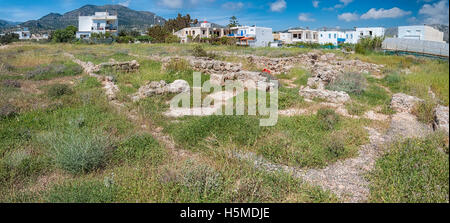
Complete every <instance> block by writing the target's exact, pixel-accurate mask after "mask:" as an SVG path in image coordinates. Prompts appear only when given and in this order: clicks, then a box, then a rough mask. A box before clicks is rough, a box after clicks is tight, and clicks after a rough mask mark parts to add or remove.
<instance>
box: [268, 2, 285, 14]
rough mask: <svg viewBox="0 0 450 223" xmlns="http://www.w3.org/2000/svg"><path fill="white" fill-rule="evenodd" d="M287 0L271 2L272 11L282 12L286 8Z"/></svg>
mask: <svg viewBox="0 0 450 223" xmlns="http://www.w3.org/2000/svg"><path fill="white" fill-rule="evenodd" d="M286 6H287V4H286V1H285V0H277V1H276V2H274V3H272V4H270V11H272V12H281V11H283V10H285V9H286Z"/></svg>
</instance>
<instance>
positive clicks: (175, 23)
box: [164, 13, 198, 33]
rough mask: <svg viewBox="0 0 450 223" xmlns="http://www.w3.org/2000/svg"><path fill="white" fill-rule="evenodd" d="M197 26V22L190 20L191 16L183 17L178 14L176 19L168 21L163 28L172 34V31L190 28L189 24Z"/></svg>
mask: <svg viewBox="0 0 450 223" xmlns="http://www.w3.org/2000/svg"><path fill="white" fill-rule="evenodd" d="M192 23H193V24H197V23H198V20H197V19H195V20H192V19H191V16H190V15H189V14H186V15H185V16H182V15H181V14H179V13H178V16H177V18H175V19H169V20H168V21H167V22H166V23H165V24H164V28H165V29H166V30H167V31H168V32H170V33H172V32H173V31H175V32H176V31H178V30H181V29H184V28H186V27H190V26H191V24H192Z"/></svg>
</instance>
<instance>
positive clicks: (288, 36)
mask: <svg viewBox="0 0 450 223" xmlns="http://www.w3.org/2000/svg"><path fill="white" fill-rule="evenodd" d="M280 41H281V42H283V43H285V44H292V33H280Z"/></svg>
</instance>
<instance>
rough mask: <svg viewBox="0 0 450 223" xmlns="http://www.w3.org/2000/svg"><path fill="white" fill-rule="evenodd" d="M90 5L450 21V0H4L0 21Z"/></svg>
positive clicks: (276, 25)
mask: <svg viewBox="0 0 450 223" xmlns="http://www.w3.org/2000/svg"><path fill="white" fill-rule="evenodd" d="M86 4H94V5H104V4H122V5H125V6H128V7H130V8H131V9H134V10H145V11H151V12H155V13H156V14H158V15H160V16H163V17H164V18H171V17H174V16H176V14H177V13H178V12H179V13H182V14H186V13H189V14H191V15H192V16H193V17H195V18H199V19H201V20H203V19H206V20H208V21H212V22H216V23H219V24H222V25H226V24H227V23H228V19H229V17H230V16H232V15H235V16H237V17H238V19H239V22H240V23H241V24H245V25H259V26H268V27H272V28H273V29H274V30H282V29H287V28H289V27H310V28H319V27H323V26H326V27H340V28H352V27H355V26H359V27H361V26H384V27H393V26H398V25H408V24H425V23H426V24H431V23H442V24H448V23H449V20H448V16H449V6H448V5H449V3H448V0H96V1H92V0H0V19H4V20H9V21H27V20H30V19H38V18H40V17H42V16H44V15H46V14H48V13H50V12H56V13H61V14H62V13H65V12H67V11H71V10H74V9H77V8H79V7H81V6H83V5H86Z"/></svg>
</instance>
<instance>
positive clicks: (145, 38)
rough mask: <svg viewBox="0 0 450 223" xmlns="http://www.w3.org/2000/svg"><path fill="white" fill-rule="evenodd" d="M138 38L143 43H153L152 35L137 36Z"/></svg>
mask: <svg viewBox="0 0 450 223" xmlns="http://www.w3.org/2000/svg"><path fill="white" fill-rule="evenodd" d="M136 40H137V41H139V42H141V43H151V42H152V41H153V38H152V37H151V36H138V37H136Z"/></svg>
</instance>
